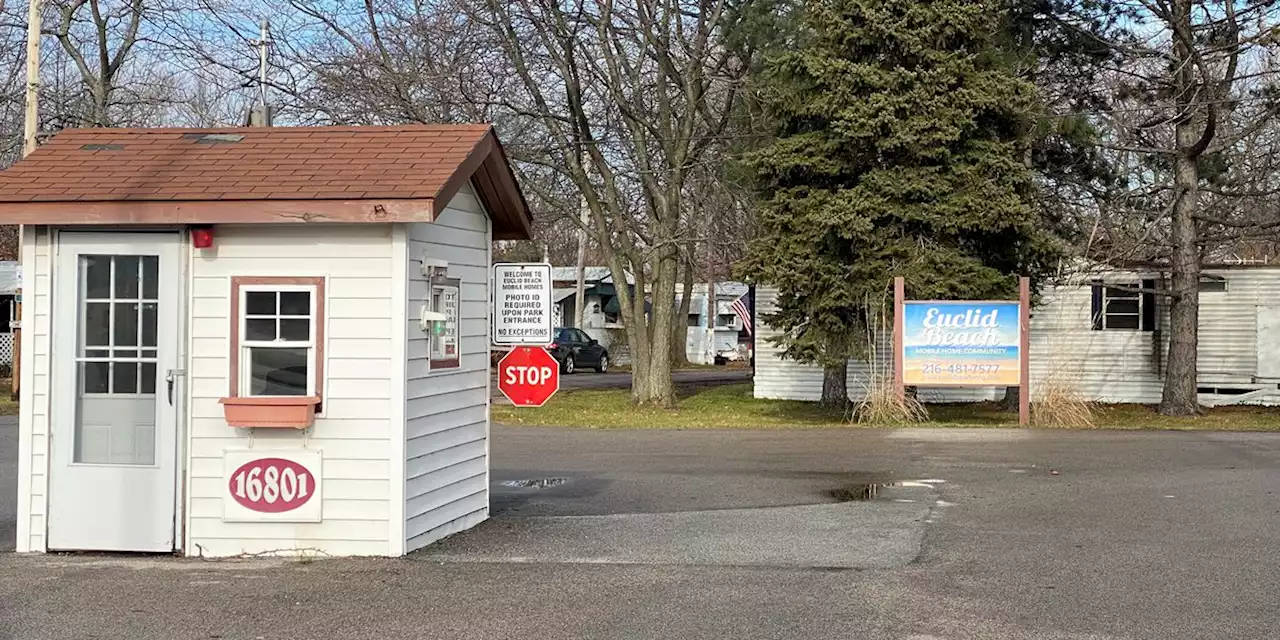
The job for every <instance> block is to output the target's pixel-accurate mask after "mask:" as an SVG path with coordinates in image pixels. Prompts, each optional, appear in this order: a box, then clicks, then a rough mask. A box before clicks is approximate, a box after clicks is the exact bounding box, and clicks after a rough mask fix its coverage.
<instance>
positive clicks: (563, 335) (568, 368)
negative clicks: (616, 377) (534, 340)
mask: <svg viewBox="0 0 1280 640" xmlns="http://www.w3.org/2000/svg"><path fill="white" fill-rule="evenodd" d="M547 351H550V352H551V355H552V356H553V357H554V358H555V359H556V362H559V363H560V371H561V372H563V373H573V372H575V371H577V370H578V367H589V368H592V369H595V370H596V371H598V372H600V373H605V372H607V371H609V352H608V351H607V350H606V349H605V348H604V347H603V346H601V344H600V343H599V342H597V341H596V340H595V339H594V338H592V337H591V336H589V335H587V334H586V333H585V332H583V331H582V330H581V329H570V328H560V329H556V340H555V342H552V343H551V346H550V347H548V348H547Z"/></svg>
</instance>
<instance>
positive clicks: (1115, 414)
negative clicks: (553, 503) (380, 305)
mask: <svg viewBox="0 0 1280 640" xmlns="http://www.w3.org/2000/svg"><path fill="white" fill-rule="evenodd" d="M630 393H631V392H630V391H629V390H626V389H607V390H578V391H561V392H560V393H558V394H556V396H555V397H554V398H552V399H551V401H550V402H549V403H547V406H545V407H542V408H538V409H528V408H517V407H512V406H510V405H496V404H495V405H494V406H493V420H494V421H495V422H499V423H502V424H508V425H524V426H556V427H595V428H606V429H610V428H623V429H635V428H647V429H709V428H758V427H855V428H857V427H863V428H866V427H877V426H896V425H868V424H857V423H851V422H849V421H848V419H847V417H846V416H845V415H843V414H841V413H840V412H834V411H829V410H826V409H823V408H822V407H820V406H818V404H817V403H813V402H795V401H787V400H758V399H756V398H753V397H751V385H750V384H733V385H724V386H717V387H703V388H692V389H686V390H685V392H684V393H683V394H682V398H681V400H680V407H679V408H678V409H674V410H664V409H650V408H638V407H633V406H631V402H630ZM927 408H928V410H929V415H930V417H931V418H932V421H930V422H927V423H923V424H920V425H913V426H927V427H1016V426H1017V425H1018V417H1017V415H1015V414H1010V413H1006V412H1003V411H1001V410H1000V408H999V407H998V406H997V405H995V404H994V403H982V404H955V405H927ZM1095 420H1096V422H1097V425H1098V427H1099V428H1104V429H1222V430H1232V431H1280V408H1267V407H1221V408H1218V409H1209V410H1207V412H1206V414H1205V415H1202V416H1199V417H1196V418H1166V417H1163V416H1160V415H1158V414H1156V412H1155V410H1154V409H1153V408H1151V407H1146V406H1142V405H1104V406H1099V407H1097V408H1096V409H1095Z"/></svg>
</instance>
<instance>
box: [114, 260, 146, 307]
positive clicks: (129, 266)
mask: <svg viewBox="0 0 1280 640" xmlns="http://www.w3.org/2000/svg"><path fill="white" fill-rule="evenodd" d="M115 261H116V274H115V275H116V277H115V293H116V295H115V297H116V298H130V299H137V297H138V294H139V293H140V292H141V291H142V287H141V280H142V274H141V272H140V270H139V267H140V265H139V260H138V256H115Z"/></svg>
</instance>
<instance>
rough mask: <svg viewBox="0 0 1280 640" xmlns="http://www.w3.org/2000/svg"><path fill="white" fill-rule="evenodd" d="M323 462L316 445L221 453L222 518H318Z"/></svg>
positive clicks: (293, 520) (261, 519)
mask: <svg viewBox="0 0 1280 640" xmlns="http://www.w3.org/2000/svg"><path fill="white" fill-rule="evenodd" d="M322 462H323V460H322V458H321V455H320V452H319V451H316V450H314V449H229V450H226V451H223V453H222V464H223V478H222V481H223V486H222V519H223V520H225V521H227V522H320V517H321V510H320V503H321V489H322V488H323V486H324V485H323V484H322V483H321V481H320V478H321V475H320V474H321V471H322V469H321V463H322Z"/></svg>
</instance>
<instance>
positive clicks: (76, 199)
mask: <svg viewBox="0 0 1280 640" xmlns="http://www.w3.org/2000/svg"><path fill="white" fill-rule="evenodd" d="M468 181H473V183H474V184H475V185H476V189H477V193H478V195H479V196H480V199H481V200H482V201H483V202H484V203H485V205H486V207H488V209H489V212H490V215H491V216H493V218H494V233H495V237H497V238H500V239H505V238H521V237H528V233H529V214H528V208H527V206H526V204H525V202H524V198H523V196H522V195H521V194H520V191H519V187H518V186H517V185H516V182H515V176H514V174H513V173H512V171H511V167H510V165H509V164H508V162H507V159H506V156H505V154H504V153H503V152H502V147H501V145H500V144H499V143H498V141H497V137H496V136H495V135H494V134H493V128H492V127H491V126H490V125H480V124H477V125H408V126H389V127H253V128H227V129H68V130H65V131H62V132H61V133H59V134H57V135H56V136H54V137H53V138H52V139H51V140H50V141H49V142H48V144H45V145H44V146H42V147H40V148H39V149H37V150H36V151H35V152H33V153H32V154H31V155H29V156H27V157H26V158H24V159H23V160H22V161H20V162H18V163H17V164H15V165H13V166H12V167H10V168H9V169H7V170H5V171H0V224H5V223H8V224H42V223H43V224H129V223H146V224H155V223H181V224H195V223H222V222H280V221H292V220H299V221H304V222H307V221H316V222H325V221H332V222H379V221H382V222H417V221H430V220H433V219H434V217H435V215H436V214H437V211H436V208H437V206H441V207H442V206H444V203H445V202H447V201H448V199H449V198H451V197H452V196H453V194H454V193H456V192H457V190H458V189H459V188H460V187H461V185H464V184H466V183H467V182H468ZM436 200H441V203H440V204H439V205H437V204H436V202H435V201H436ZM251 202H260V203H262V204H261V205H259V206H257V207H254V206H253V205H251V204H250V203H251Z"/></svg>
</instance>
